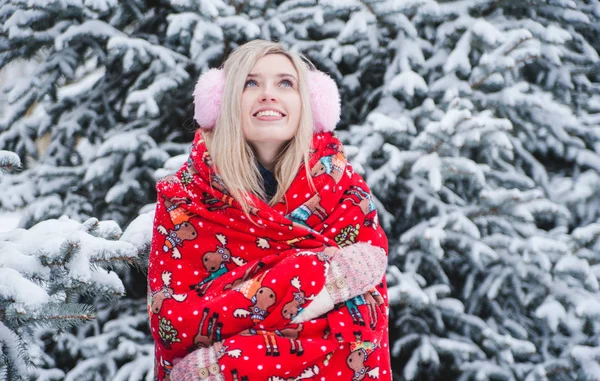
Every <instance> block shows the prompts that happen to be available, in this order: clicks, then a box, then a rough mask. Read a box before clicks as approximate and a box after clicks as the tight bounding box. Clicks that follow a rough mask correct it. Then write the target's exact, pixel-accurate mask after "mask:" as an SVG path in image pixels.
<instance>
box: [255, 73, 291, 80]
mask: <svg viewBox="0 0 600 381" xmlns="http://www.w3.org/2000/svg"><path fill="white" fill-rule="evenodd" d="M276 76H277V77H279V78H285V77H289V78H293V79H294V80H295V81H297V79H296V77H294V76H293V75H291V74H288V73H279V74H277V75H276ZM248 77H253V78H254V77H262V74H260V73H250V74H248Z"/></svg>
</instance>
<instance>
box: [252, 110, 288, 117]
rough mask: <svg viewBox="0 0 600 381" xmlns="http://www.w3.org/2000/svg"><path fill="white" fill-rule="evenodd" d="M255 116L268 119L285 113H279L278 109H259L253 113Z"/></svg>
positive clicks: (282, 115)
mask: <svg viewBox="0 0 600 381" xmlns="http://www.w3.org/2000/svg"><path fill="white" fill-rule="evenodd" d="M253 116H254V117H256V118H264V119H269V118H283V117H285V116H286V115H285V114H284V113H281V112H279V111H271V110H269V111H259V112H257V113H255V114H254V115H253Z"/></svg>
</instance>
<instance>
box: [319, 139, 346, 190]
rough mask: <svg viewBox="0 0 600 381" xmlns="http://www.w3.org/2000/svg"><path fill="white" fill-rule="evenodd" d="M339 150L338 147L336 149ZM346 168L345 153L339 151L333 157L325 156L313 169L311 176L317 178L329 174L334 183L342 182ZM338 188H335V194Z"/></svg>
mask: <svg viewBox="0 0 600 381" xmlns="http://www.w3.org/2000/svg"><path fill="white" fill-rule="evenodd" d="M335 148H336V149H337V147H335ZM345 168H346V158H345V157H344V154H343V152H341V151H338V152H336V153H335V154H333V155H329V156H323V157H321V158H320V159H319V161H318V162H317V163H316V164H315V166H314V167H312V169H311V171H310V175H311V176H312V177H313V178H315V177H319V176H321V175H324V174H327V175H329V176H331V178H332V179H333V181H334V183H335V184H337V183H339V182H340V180H341V178H342V176H344V172H345ZM335 188H336V187H335V186H334V187H333V192H335V191H336V189H335Z"/></svg>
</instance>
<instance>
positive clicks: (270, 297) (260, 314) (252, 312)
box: [233, 271, 277, 323]
mask: <svg viewBox="0 0 600 381" xmlns="http://www.w3.org/2000/svg"><path fill="white" fill-rule="evenodd" d="M268 273H269V271H265V273H264V274H263V275H261V276H259V277H258V278H256V279H249V280H247V281H245V282H244V283H242V284H240V285H239V286H237V287H236V288H235V290H236V291H238V292H240V293H241V294H242V295H244V296H245V297H246V298H247V299H248V300H250V301H251V302H252V304H251V305H250V307H249V308H247V309H244V308H238V309H236V310H235V311H234V312H233V316H234V317H237V318H245V317H247V316H250V319H252V321H253V322H254V323H260V322H261V321H263V320H265V318H266V317H267V316H268V315H269V312H268V309H269V308H270V307H271V306H273V305H274V304H275V302H276V301H277V297H276V295H275V291H273V289H271V288H269V287H266V286H263V285H262V282H263V280H264V279H265V277H266V276H267V274H268Z"/></svg>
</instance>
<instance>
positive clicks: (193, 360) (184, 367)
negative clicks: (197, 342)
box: [171, 346, 225, 381]
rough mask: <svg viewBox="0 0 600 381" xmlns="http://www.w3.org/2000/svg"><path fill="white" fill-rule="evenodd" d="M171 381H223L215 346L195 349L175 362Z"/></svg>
mask: <svg viewBox="0 0 600 381" xmlns="http://www.w3.org/2000/svg"><path fill="white" fill-rule="evenodd" d="M171 380H172V381H199V380H205V381H225V377H224V376H223V373H221V367H220V366H219V363H218V359H217V352H216V351H215V347H214V346H211V347H208V348H200V349H196V350H195V351H194V352H192V353H190V354H189V355H187V356H185V357H184V358H183V359H182V360H181V361H179V362H178V363H176V364H175V366H174V367H173V370H172V371H171Z"/></svg>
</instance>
